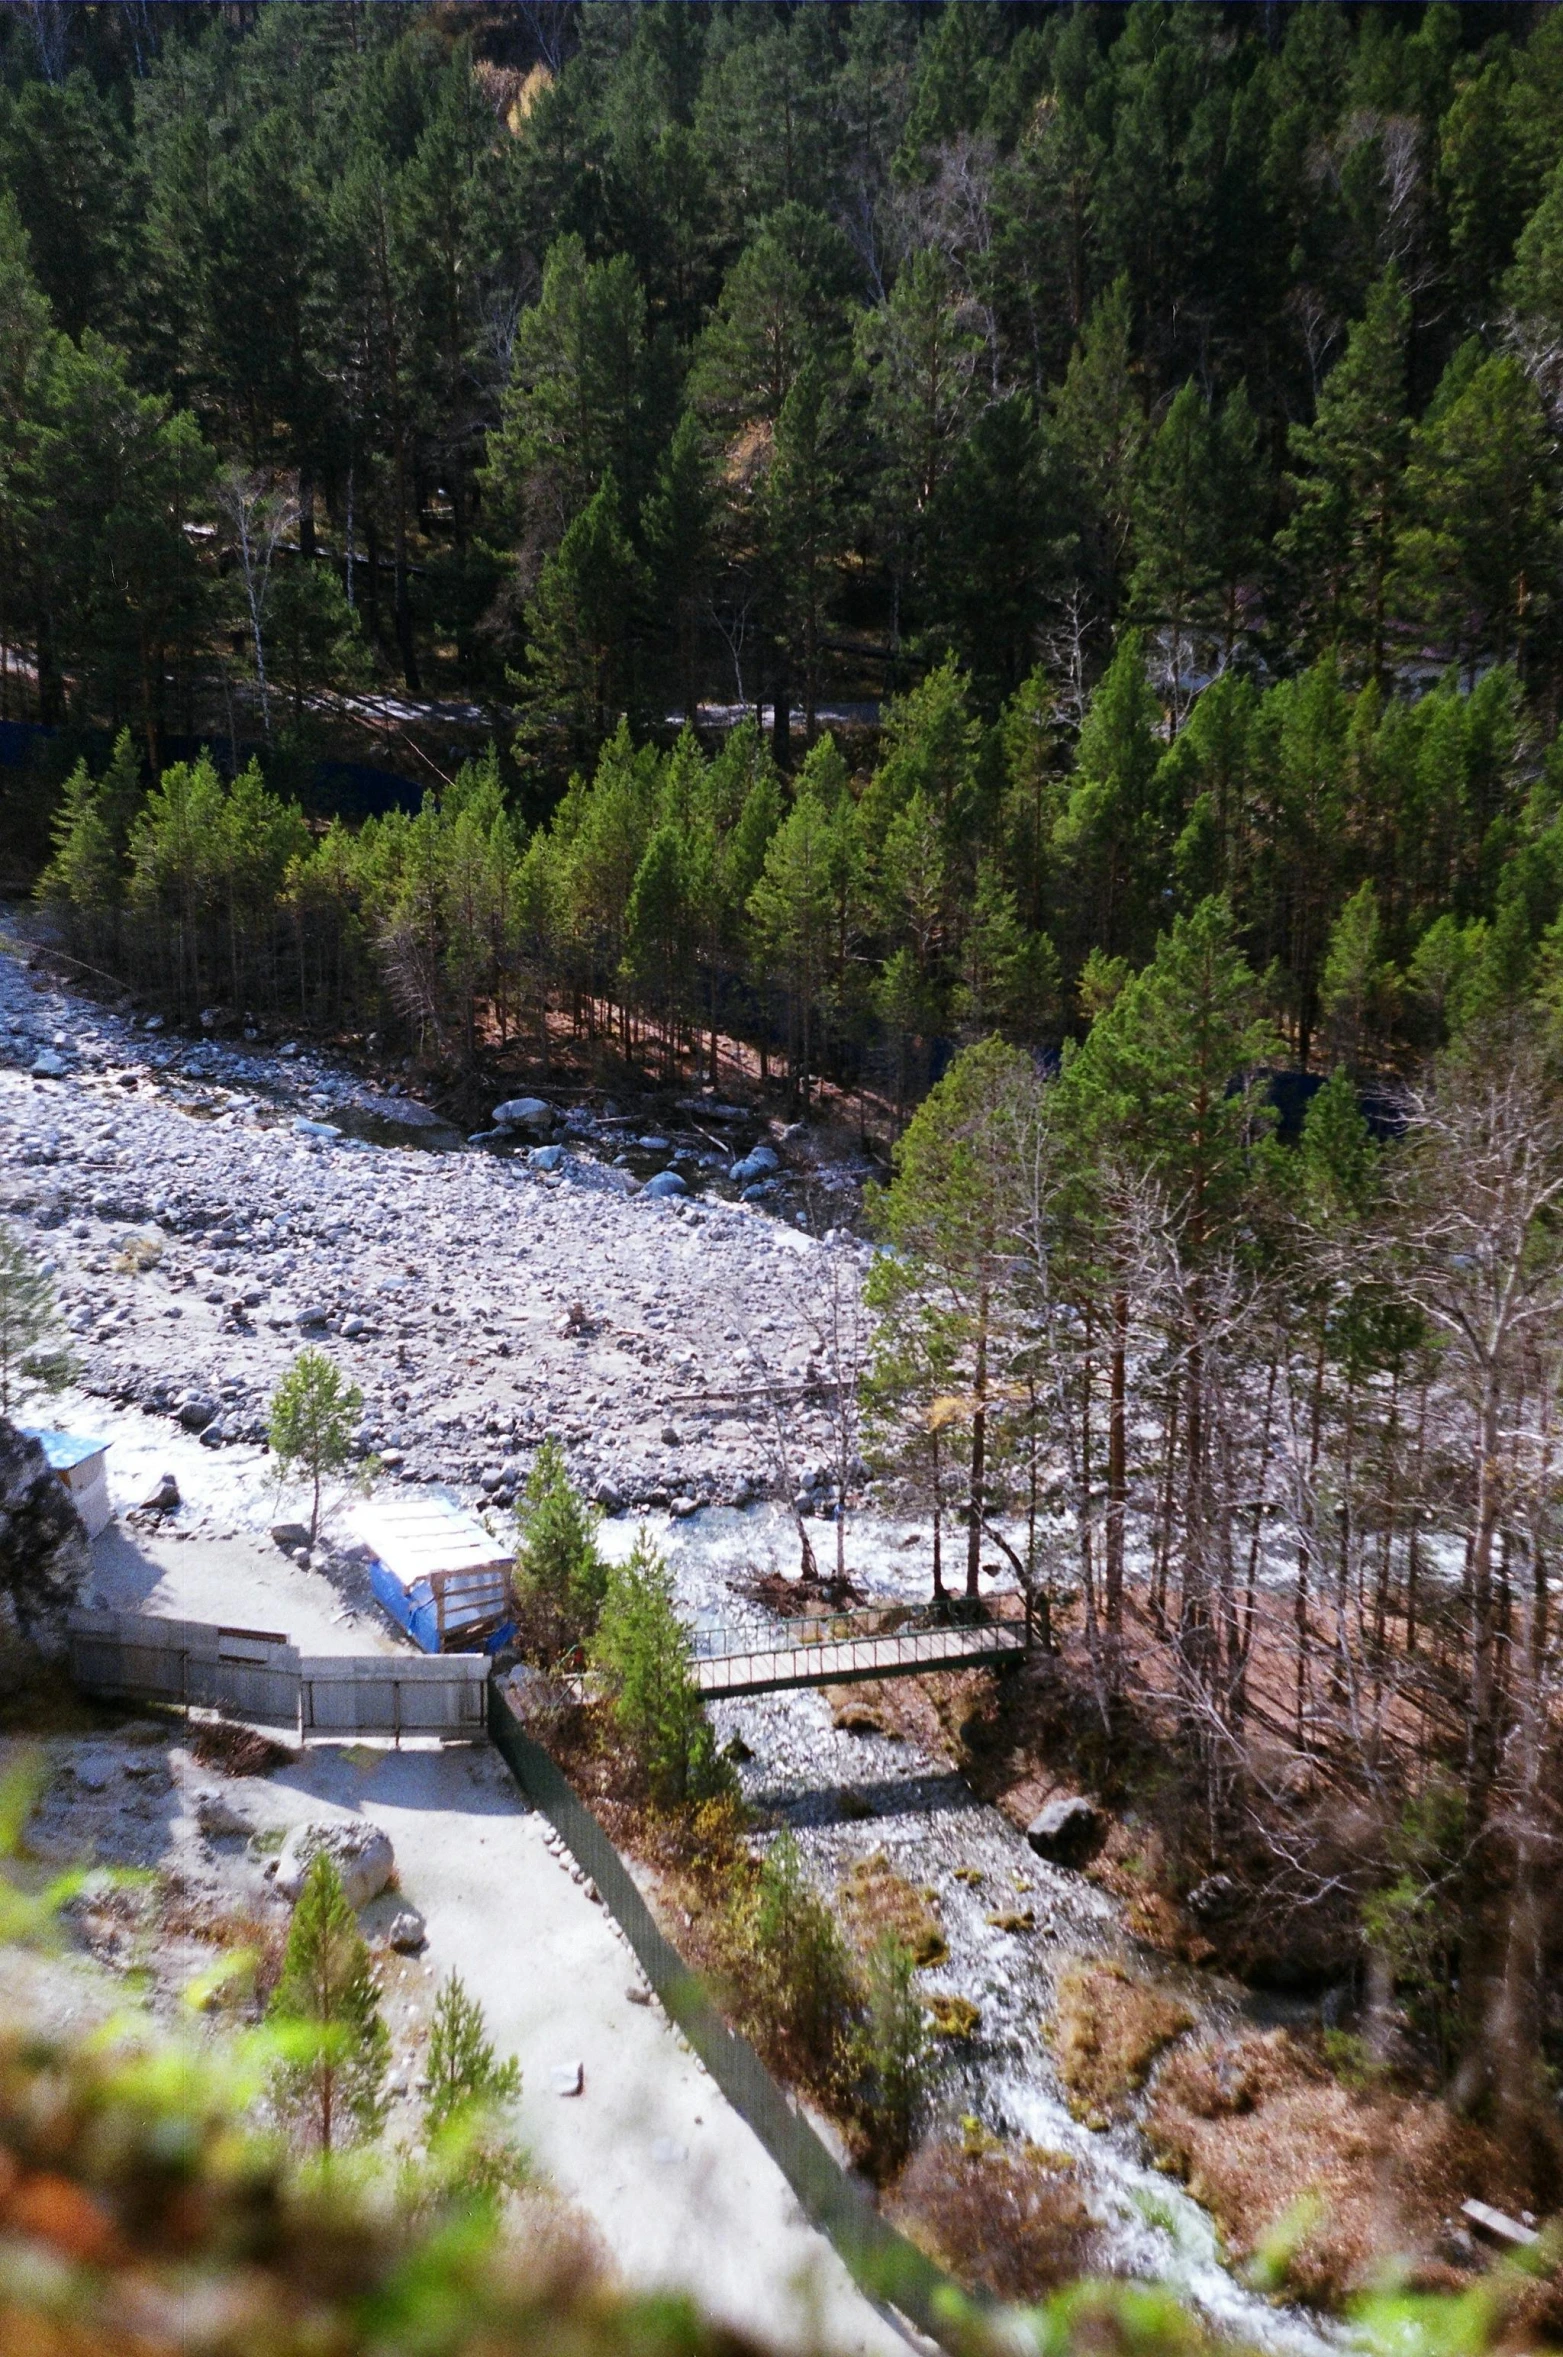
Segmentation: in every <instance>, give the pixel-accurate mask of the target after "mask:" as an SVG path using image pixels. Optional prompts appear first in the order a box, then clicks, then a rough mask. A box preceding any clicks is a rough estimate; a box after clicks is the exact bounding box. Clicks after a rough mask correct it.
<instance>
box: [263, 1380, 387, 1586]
mask: <svg viewBox="0 0 1563 2357" xmlns="http://www.w3.org/2000/svg"><path fill="white" fill-rule="evenodd" d="M363 1405H364V1395H363V1393H362V1392H361V1391H360V1390H359V1388H358V1386H357V1384H356V1383H348V1382H344V1381H343V1378H342V1376H341V1374H340V1372H339V1371H338V1369H337V1368H336V1367H335V1366H334V1365H333V1364H332V1362H331V1360H330V1359H328V1358H327V1356H326V1354H325V1352H324V1351H323V1350H301V1351H300V1352H299V1354H298V1357H297V1358H296V1359H295V1360H294V1361H293V1364H292V1366H291V1367H290V1368H289V1369H288V1371H287V1373H286V1374H285V1375H284V1376H283V1378H282V1381H281V1382H280V1383H279V1384H278V1386H277V1388H276V1390H275V1391H274V1392H273V1394H272V1399H271V1415H270V1419H269V1422H268V1424H267V1430H266V1437H267V1440H268V1442H269V1444H270V1447H271V1453H272V1455H273V1456H274V1457H275V1458H276V1460H277V1471H278V1473H279V1475H286V1474H288V1473H289V1472H291V1471H292V1469H293V1467H294V1466H295V1465H297V1466H300V1467H301V1468H302V1470H303V1473H304V1477H305V1479H306V1480H307V1481H308V1482H309V1484H310V1487H311V1491H312V1500H311V1506H310V1516H309V1543H310V1545H311V1546H313V1545H314V1543H315V1540H316V1538H317V1537H318V1536H319V1532H320V1493H321V1489H322V1486H323V1484H324V1482H325V1480H326V1477H327V1475H328V1474H331V1473H338V1472H340V1471H341V1469H342V1467H343V1466H344V1465H346V1464H347V1463H348V1461H349V1459H350V1458H351V1456H352V1452H353V1438H354V1434H355V1432H356V1430H357V1426H358V1419H359V1416H360V1415H361V1413H362V1411H363Z"/></svg>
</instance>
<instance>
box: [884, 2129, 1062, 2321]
mask: <svg viewBox="0 0 1563 2357" xmlns="http://www.w3.org/2000/svg"><path fill="white" fill-rule="evenodd" d="M893 2215H894V2217H895V2222H896V2224H897V2225H898V2226H899V2227H900V2228H901V2230H902V2232H903V2233H904V2234H905V2235H906V2236H907V2237H908V2238H909V2240H911V2241H912V2242H915V2243H916V2244H917V2245H918V2246H919V2247H920V2248H921V2249H922V2250H924V2251H926V2252H927V2253H928V2256H929V2257H930V2258H931V2259H934V2260H935V2261H937V2262H938V2264H939V2265H940V2266H942V2267H945V2268H946V2269H948V2271H949V2273H950V2274H952V2275H953V2276H955V2277H956V2278H957V2279H958V2280H959V2281H960V2282H962V2283H964V2284H967V2285H968V2286H970V2287H972V2288H973V2289H980V2290H983V2291H987V2292H991V2293H992V2294H993V2295H994V2297H995V2298H996V2299H1001V2300H1034V2299H1038V2298H1040V2297H1041V2295H1042V2294H1043V2293H1045V2292H1049V2291H1051V2290H1053V2289H1054V2287H1055V2286H1056V2285H1058V2284H1060V2283H1066V2282H1070V2281H1073V2280H1074V2279H1075V2278H1076V2277H1078V2276H1081V2275H1086V2274H1090V2273H1091V2272H1093V2270H1094V2269H1095V2268H1096V2267H1097V2266H1098V2265H1099V2263H1100V2258H1099V2253H1098V2251H1097V2247H1096V2245H1097V2239H1098V2237H1097V2228H1096V2225H1095V2222H1094V2220H1093V2219H1092V2217H1091V2214H1090V2211H1089V2210H1088V2209H1087V2208H1086V2206H1085V2203H1084V2202H1083V2201H1082V2200H1081V2198H1080V2194H1079V2191H1078V2189H1077V2187H1076V2185H1075V2183H1074V2176H1073V2170H1072V2167H1071V2165H1070V2163H1069V2161H1068V2160H1067V2159H1066V2158H1064V2156H1062V2155H1060V2154H1056V2153H1044V2152H1041V2151H1039V2150H1038V2148H1037V2147H1036V2146H1035V2145H1030V2144H1016V2145H1010V2144H1000V2143H998V2142H997V2141H996V2140H994V2139H992V2138H981V2139H973V2138H968V2139H967V2141H966V2142H965V2143H964V2144H962V2143H959V2142H957V2141H956V2140H955V2139H954V2138H953V2137H950V2138H939V2139H937V2140H936V2141H934V2142H932V2143H929V2144H926V2145H924V2147H923V2149H922V2151H921V2152H919V2153H918V2154H917V2155H916V2156H915V2158H914V2159H913V2160H912V2162H911V2163H910V2165H909V2166H908V2168H907V2170H906V2172H905V2174H904V2175H903V2177H902V2178H901V2181H900V2184H899V2185H898V2186H897V2188H896V2193H895V2200H894V2205H893Z"/></svg>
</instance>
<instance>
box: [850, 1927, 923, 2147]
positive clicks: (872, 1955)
mask: <svg viewBox="0 0 1563 2357" xmlns="http://www.w3.org/2000/svg"><path fill="white" fill-rule="evenodd" d="M914 1970H915V1967H914V1964H913V1960H912V1956H911V1954H910V1952H909V1950H908V1949H907V1947H906V1945H905V1943H904V1942H903V1941H901V1940H899V1939H897V1937H896V1935H895V1934H894V1932H884V1933H882V1934H881V1936H880V1938H879V1939H878V1940H876V1941H875V1943H874V1946H873V1948H872V1949H871V1950H870V1952H869V1957H868V1964H867V1969H866V1971H865V1973H864V2003H863V2014H862V2020H861V2022H860V2024H859V2027H858V2030H857V2034H856V2037H855V2040H854V2053H853V2060H854V2063H855V2066H856V2080H857V2084H856V2088H855V2103H854V2109H855V2112H856V2116H857V2128H858V2141H859V2146H860V2149H861V2152H862V2157H863V2160H864V2162H865V2164H866V2166H867V2167H868V2168H869V2170H870V2172H871V2173H872V2174H873V2175H874V2176H876V2177H892V2176H894V2174H895V2172H896V2171H897V2170H898V2169H899V2168H900V2166H901V2164H902V2162H903V2161H904V2160H905V2159H906V2157H907V2155H908V2153H909V2152H910V2151H911V2149H912V2146H913V2144H914V2143H915V2142H916V2138H917V2130H918V2126H919V2124H920V2122H921V2119H922V2116H923V2113H924V2111H925V2109H926V2107H927V2103H928V2097H929V2081H930V2071H931V2059H932V2053H931V2050H932V2044H933V2040H932V2035H931V2033H930V2030H929V2025H928V2016H927V2014H926V2013H925V2011H924V2010H923V2005H922V2001H921V1999H920V1998H919V1996H918V1994H917V1991H916V1989H915V1988H914V1987H913V1984H912V1975H913V1972H914Z"/></svg>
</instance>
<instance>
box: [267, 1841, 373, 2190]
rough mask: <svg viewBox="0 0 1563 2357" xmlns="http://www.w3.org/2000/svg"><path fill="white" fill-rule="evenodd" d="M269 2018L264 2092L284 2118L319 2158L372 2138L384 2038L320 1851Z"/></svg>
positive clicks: (347, 1918)
mask: <svg viewBox="0 0 1563 2357" xmlns="http://www.w3.org/2000/svg"><path fill="white" fill-rule="evenodd" d="M269 2018H270V2020H271V2021H272V2022H273V2023H274V2024H275V2025H276V2028H277V2030H278V2032H279V2033H280V2035H279V2044H280V2046H281V2060H280V2061H279V2062H278V2064H277V2065H276V2067H275V2069H274V2071H273V2075H272V2093H273V2099H274V2101H275V2102H276V2105H277V2108H278V2111H279V2112H280V2113H281V2115H282V2117H283V2118H284V2119H285V2120H286V2121H288V2122H289V2124H290V2125H291V2126H293V2127H294V2128H295V2129H296V2131H297V2132H298V2133H299V2134H300V2135H301V2136H302V2137H303V2138H304V2140H305V2141H306V2143H308V2144H309V2145H311V2146H313V2147H314V2148H315V2149H316V2150H318V2151H319V2153H320V2154H321V2156H322V2157H323V2158H324V2159H329V2158H330V2157H331V2155H332V2153H333V2152H335V2151H339V2150H340V2149H341V2148H342V2147H343V2146H344V2145H347V2144H351V2143H354V2142H357V2141H359V2140H361V2139H363V2138H366V2137H370V2136H373V2135H374V2134H375V2133H376V2132H377V2130H378V2129H379V2127H380V2124H381V2121H382V2119H383V2118H384V2113H385V2097H384V2082H385V2071H386V2063H387V2060H388V2057H389V2053H390V2038H389V2036H388V2034H387V2031H386V2027H385V2024H384V2022H383V2021H382V2020H381V2018H380V1991H379V1988H378V1986H377V1985H376V1982H375V1978H374V1972H373V1968H372V1966H371V1963H370V1957H369V1949H368V1945H367V1943H366V1942H365V1940H364V1937H363V1934H362V1933H361V1932H360V1930H359V1928H358V1924H357V1920H356V1918H355V1917H354V1914H353V1910H352V1908H351V1907H350V1906H349V1905H348V1903H347V1900H346V1898H345V1897H344V1895H343V1891H342V1885H341V1882H340V1881H339V1880H338V1877H337V1871H336V1868H335V1866H334V1865H333V1864H332V1862H331V1859H330V1857H329V1856H328V1855H327V1854H326V1853H325V1852H324V1851H322V1852H320V1853H319V1854H318V1855H317V1856H316V1858H315V1859H314V1860H313V1862H312V1864H311V1866H310V1869H309V1872H308V1874H307V1875H306V1876H305V1878H304V1887H303V1889H302V1890H301V1891H300V1893H299V1897H298V1903H297V1905H296V1906H295V1908H294V1910H293V1922H292V1926H291V1928H290V1929H289V1932H288V1945H287V1952H286V1954H285V1956H284V1958H283V1964H282V1977H281V1979H280V1980H279V1981H278V1983H277V1986H276V1990H275V1992H274V1994H273V1996H272V2000H271V2006H270V2011H269Z"/></svg>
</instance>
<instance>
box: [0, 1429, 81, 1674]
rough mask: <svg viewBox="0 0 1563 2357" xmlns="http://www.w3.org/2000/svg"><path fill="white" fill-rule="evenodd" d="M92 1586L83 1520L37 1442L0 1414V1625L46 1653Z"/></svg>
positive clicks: (61, 1648) (62, 1637)
mask: <svg viewBox="0 0 1563 2357" xmlns="http://www.w3.org/2000/svg"><path fill="white" fill-rule="evenodd" d="M91 1590H92V1548H91V1545H90V1544H89V1541H88V1538H87V1526H86V1524H85V1523H84V1522H83V1521H82V1518H81V1516H80V1515H79V1514H78V1513H77V1511H76V1508H75V1505H74V1503H73V1502H72V1499H71V1496H70V1493H69V1491H68V1490H67V1489H66V1487H65V1485H64V1483H63V1482H62V1481H61V1480H60V1477H59V1475H58V1474H57V1473H55V1472H54V1471H53V1469H52V1468H51V1466H50V1464H49V1460H48V1458H47V1457H46V1456H45V1455H44V1453H43V1444H42V1443H41V1442H40V1441H36V1440H32V1439H29V1438H28V1436H27V1435H26V1434H25V1433H22V1432H18V1431H17V1429H16V1426H15V1425H14V1424H9V1423H7V1421H6V1419H5V1418H4V1417H3V1416H0V1631H3V1632H4V1633H6V1634H8V1635H10V1636H12V1637H19V1638H21V1639H22V1640H23V1642H24V1643H26V1644H28V1645H31V1646H32V1647H33V1649H34V1650H35V1651H36V1652H38V1653H42V1654H44V1655H46V1656H47V1657H49V1658H50V1659H54V1660H57V1659H59V1658H60V1657H61V1656H62V1655H63V1654H64V1652H65V1650H66V1643H67V1637H66V1624H67V1621H68V1619H69V1617H70V1614H71V1613H72V1611H73V1610H74V1609H75V1608H76V1606H77V1605H79V1604H83V1603H85V1602H86V1601H87V1598H88V1596H89V1595H90V1593H91Z"/></svg>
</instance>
